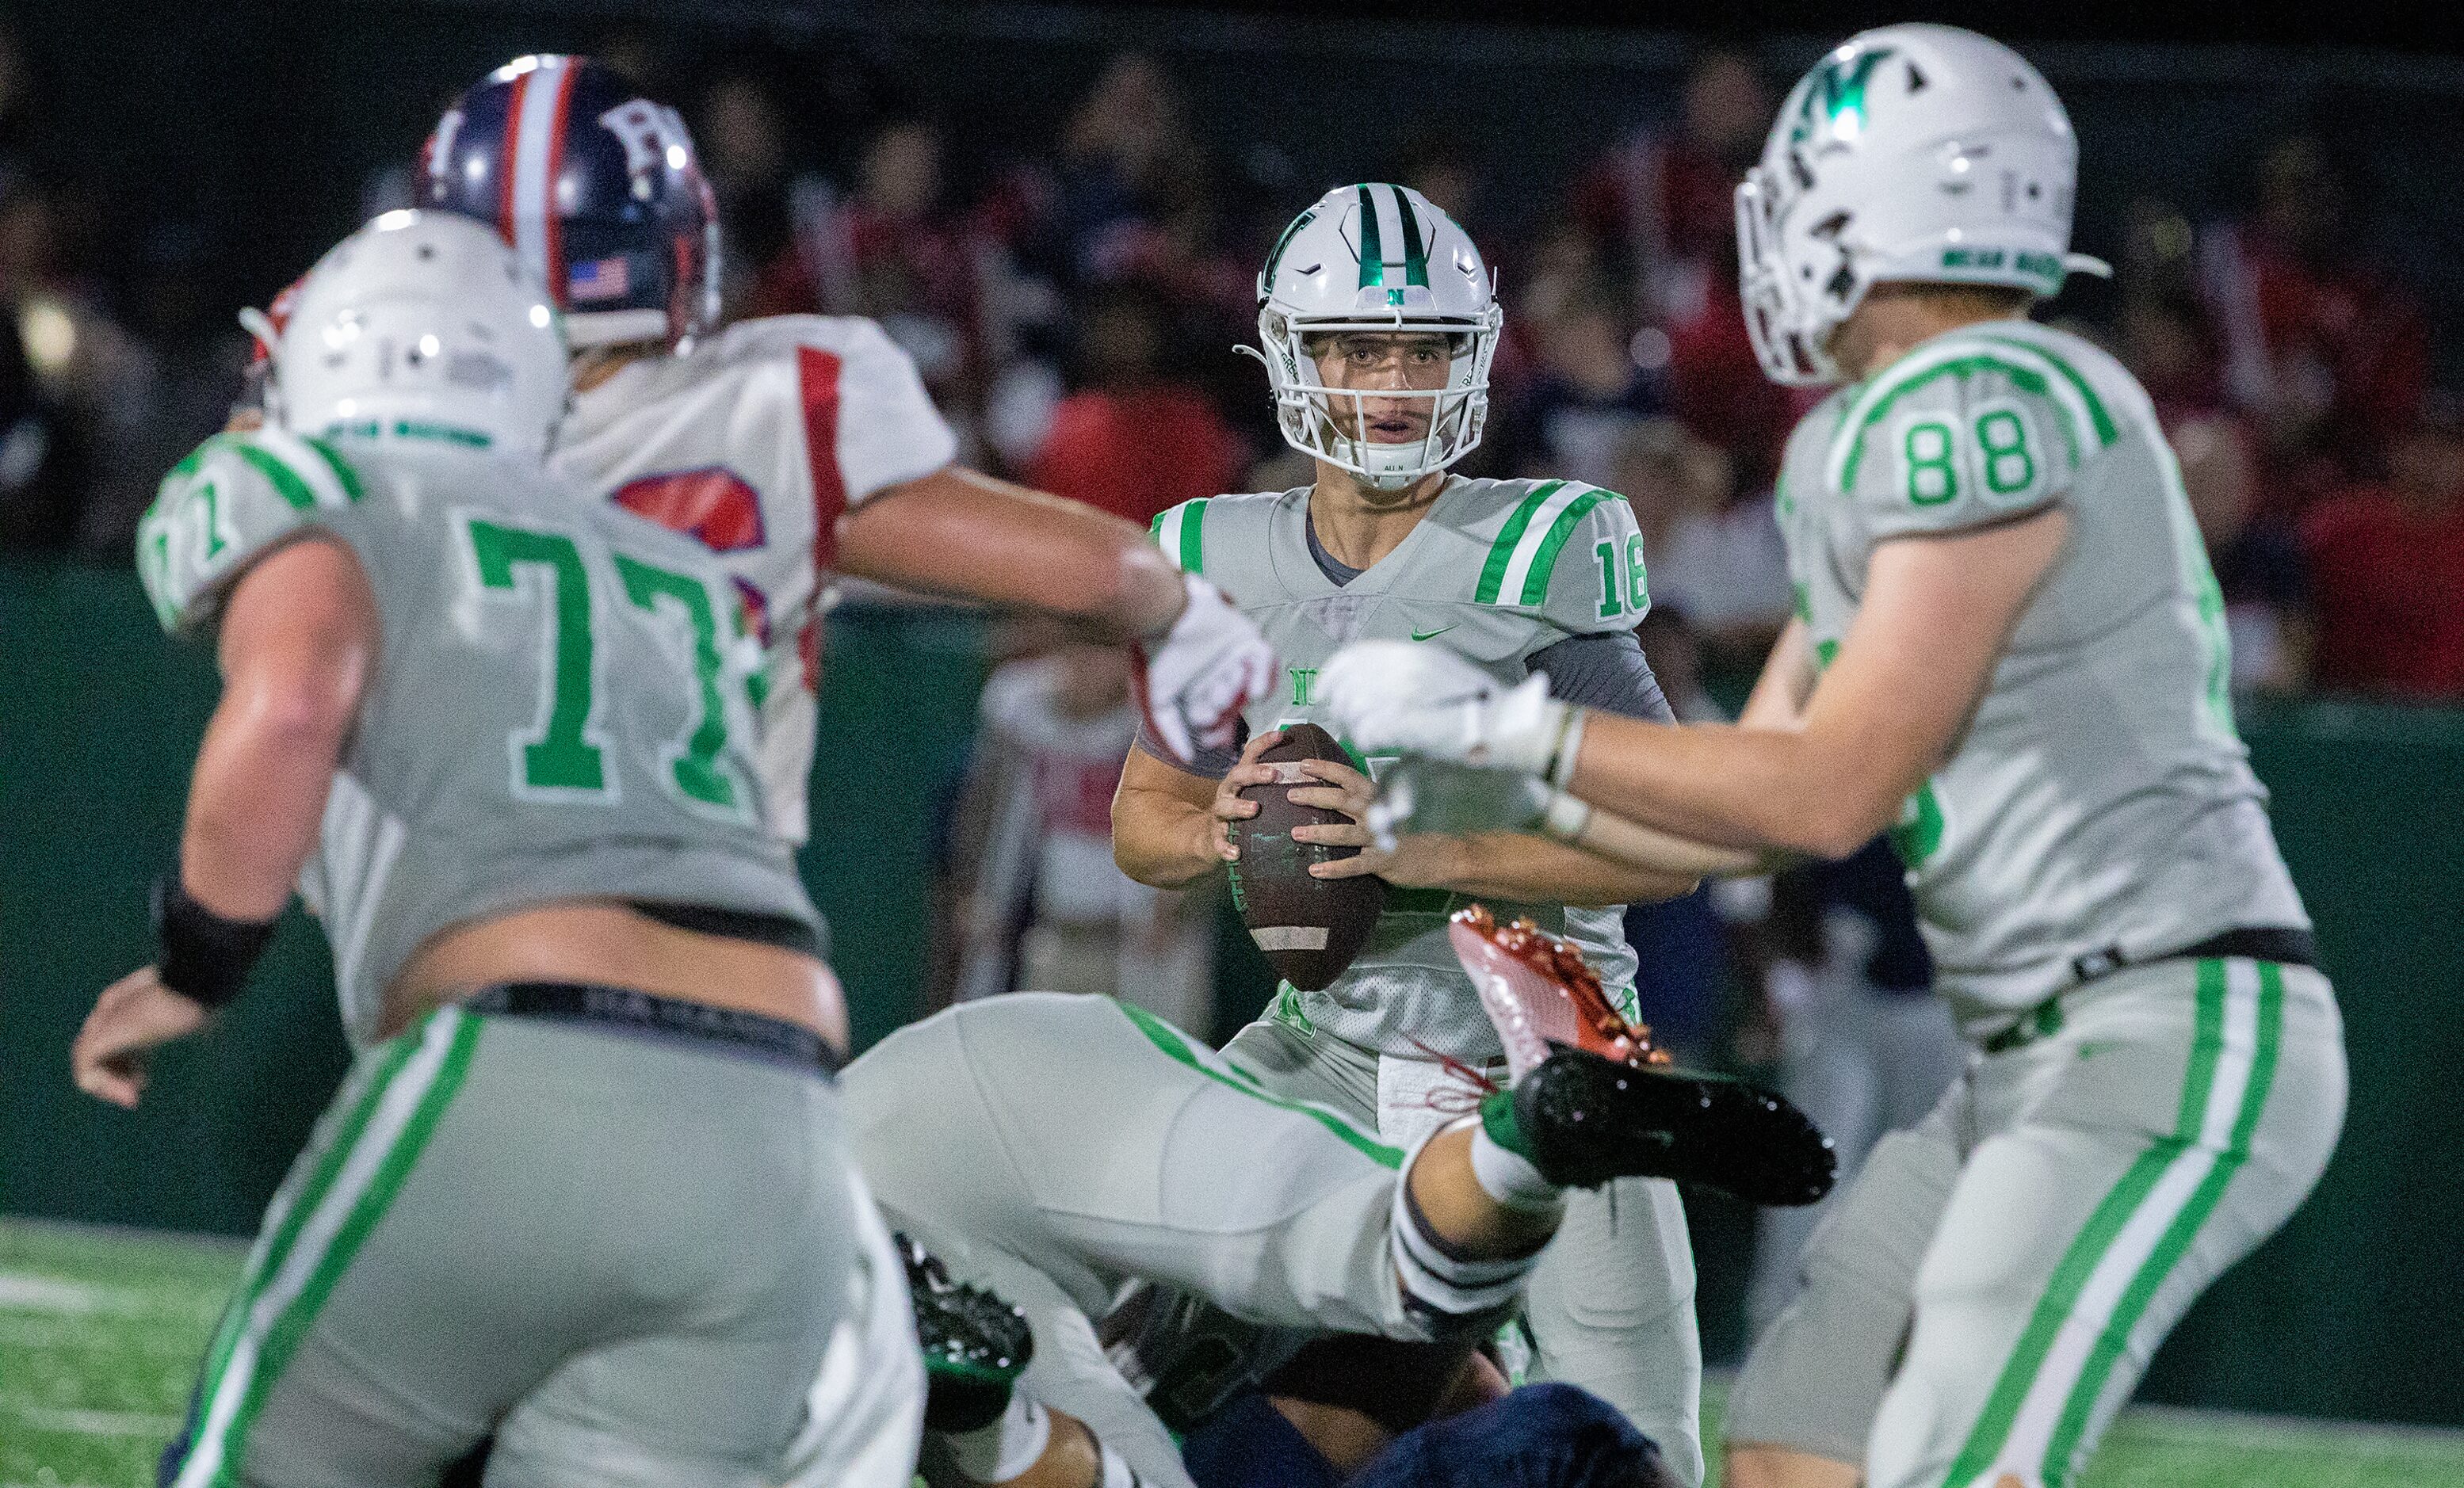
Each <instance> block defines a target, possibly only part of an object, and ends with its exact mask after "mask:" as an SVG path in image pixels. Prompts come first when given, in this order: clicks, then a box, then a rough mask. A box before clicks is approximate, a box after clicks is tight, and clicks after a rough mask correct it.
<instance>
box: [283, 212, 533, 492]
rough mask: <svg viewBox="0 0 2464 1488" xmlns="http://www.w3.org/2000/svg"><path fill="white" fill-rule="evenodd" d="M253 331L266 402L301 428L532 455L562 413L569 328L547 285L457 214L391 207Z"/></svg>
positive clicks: (290, 425)
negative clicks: (278, 314)
mask: <svg viewBox="0 0 2464 1488" xmlns="http://www.w3.org/2000/svg"><path fill="white" fill-rule="evenodd" d="M242 318H243V319H244V320H246V319H249V317H246V316H243V317H242ZM250 329H251V330H253V331H255V332H256V334H257V335H258V336H259V337H261V338H263V339H266V340H267V341H268V342H269V343H270V344H272V345H273V346H274V348H275V353H274V378H273V382H272V383H271V385H270V386H269V388H268V398H267V404H268V410H269V411H270V412H271V413H272V414H273V415H274V417H275V420H276V421H277V422H278V423H279V424H280V425H281V426H282V427H285V428H287V429H289V430H290V431H291V432H293V433H295V434H307V435H312V436H319V437H322V436H329V435H336V434H340V435H346V436H351V437H359V438H375V439H389V440H390V439H411V440H421V441H427V442H436V443H444V444H449V445H453V446H458V447H460V448H463V449H485V450H489V451H491V452H494V453H498V454H508V455H513V456H516V457H518V458H528V459H538V458H539V457H540V456H542V455H544V454H545V453H546V452H547V449H548V445H549V440H550V437H551V435H552V433H553V432H554V430H555V428H556V426H557V424H558V423H559V422H560V421H561V419H562V418H563V415H564V408H565V404H566V401H567V386H568V377H569V374H568V372H567V369H566V354H565V342H564V329H563V326H562V324H561V321H560V318H559V317H558V316H557V313H556V305H555V302H554V301H553V300H551V299H550V298H549V297H548V293H547V287H546V286H545V285H544V284H541V283H540V282H539V280H538V278H536V277H535V276H534V275H533V274H532V271H531V270H530V269H529V268H528V267H527V266H525V265H524V264H523V262H522V260H521V257H520V255H518V254H517V253H516V252H514V251H513V250H512V249H511V248H508V247H507V246H506V245H505V243H504V242H503V240H501V239H500V238H498V237H497V236H496V234H495V232H494V231H492V230H490V229H489V228H488V227H487V226H486V225H485V224H483V223H478V222H473V220H471V219H470V218H468V217H462V216H457V215H455V214H454V213H452V212H449V211H433V210H431V211H394V212H386V213H385V215H383V216H381V217H379V218H377V219H376V220H375V221H374V222H371V223H369V224H368V225H367V226H366V227H364V228H362V229H361V230H359V231H357V232H354V233H352V234H351V235H350V236H349V237H346V238H344V239H343V240H342V241H341V242H340V243H338V244H336V245H335V246H334V247H333V248H332V249H331V250H330V251H328V252H326V254H325V256H324V257H322V258H320V259H319V260H318V261H317V267H316V268H314V269H311V270H310V271H308V276H307V277H306V278H305V279H303V280H301V281H300V284H299V289H298V295H297V300H296V301H295V302H294V304H293V305H292V308H291V313H290V316H289V317H287V318H286V319H285V320H284V322H283V324H282V327H281V329H280V330H279V331H276V330H275V328H274V326H273V325H272V324H271V323H260V322H259V321H254V320H252V321H251V322H250Z"/></svg>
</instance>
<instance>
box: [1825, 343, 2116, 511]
mask: <svg viewBox="0 0 2464 1488" xmlns="http://www.w3.org/2000/svg"><path fill="white" fill-rule="evenodd" d="M1970 372H1999V373H2001V374H2002V375H2003V376H2005V377H2007V378H2009V379H2010V380H2011V382H2012V383H2013V385H2014V386H2016V387H2017V388H2018V389H2019V390H2020V391H2021V392H2027V393H2034V394H2035V395H2036V396H2038V397H2040V398H2048V399H2052V400H2053V401H2054V402H2055V403H2057V404H2058V405H2061V407H2062V408H2063V410H2064V411H2065V412H2066V413H2067V414H2068V415H2069V417H2068V418H2066V419H2063V420H2062V421H2061V422H2060V423H2059V425H2058V426H2057V427H2059V428H2060V430H2061V435H2062V442H2063V445H2064V447H2065V448H2066V449H2068V450H2069V451H2070V456H2071V464H2072V465H2073V466H2074V467H2076V466H2077V465H2078V464H2079V453H2080V444H2081V441H2080V439H2079V432H2080V429H2081V428H2083V427H2085V426H2086V418H2085V414H2084V411H2083V410H2081V409H2080V408H2079V407H2077V406H2076V405H2075V404H2076V401H2075V399H2074V398H2073V397H2072V395H2071V394H2070V392H2069V390H2068V389H2067V387H2065V388H2063V389H2062V390H2061V391H2058V392H2057V391H2056V387H2055V383H2056V379H2055V378H2054V377H2048V376H2047V375H2046V372H2045V370H2044V369H2043V368H2041V367H2035V366H2030V365H2027V364H2026V363H2024V362H2022V361H2017V360H2015V359H2013V358H2011V357H2008V356H2002V355H1998V354H1996V353H1992V352H1975V353H1970V354H1968V355H1965V356H1952V357H1948V358H1947V360H1944V361H1929V362H1928V364H1927V365H1925V366H1922V367H1918V368H1915V369H1913V370H1911V371H1910V372H1909V373H1908V375H1906V376H1905V377H1903V378H1900V379H1898V380H1897V381H1894V382H1892V383H1887V384H1882V385H1881V388H1880V391H1879V392H1875V391H1868V392H1867V393H1866V394H1865V395H1864V396H1863V397H1861V398H1859V400H1858V406H1857V408H1856V409H1852V410H1851V411H1850V414H1849V419H1848V421H1843V422H1842V423H1841V425H1840V427H1841V428H1842V429H1843V430H1845V431H1846V432H1847V438H1846V440H1845V441H1844V442H1843V443H1842V444H1841V445H1838V446H1836V447H1834V451H1833V455H1832V462H1831V463H1832V470H1833V471H1834V475H1833V480H1832V483H1833V486H1834V488H1835V489H1837V490H1839V491H1843V492H1844V491H1850V490H1853V489H1855V487H1856V484H1857V471H1858V469H1859V467H1860V466H1862V465H1863V464H1864V461H1865V436H1866V435H1867V434H1869V433H1871V432H1872V431H1873V428H1874V426H1875V425H1877V424H1880V423H1881V421H1882V419H1883V418H1884V417H1885V416H1886V415H1887V414H1889V412H1890V411H1891V406H1892V405H1894V404H1896V403H1898V402H1899V401H1900V400H1901V399H1902V398H1903V397H1906V396H1907V395H1908V394H1909V393H1912V392H1915V391H1916V390H1917V389H1918V388H1920V387H1923V386H1925V384H1926V383H1931V382H1933V381H1934V380H1935V379H1937V378H1943V377H1964V376H1966V375H1967V374H1969V373H1970Z"/></svg>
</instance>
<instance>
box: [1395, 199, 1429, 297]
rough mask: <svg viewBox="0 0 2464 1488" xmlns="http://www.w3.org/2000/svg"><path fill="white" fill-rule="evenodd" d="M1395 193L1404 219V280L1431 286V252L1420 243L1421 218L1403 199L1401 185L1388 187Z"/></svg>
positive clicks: (1396, 211) (1398, 210) (1399, 211)
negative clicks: (1414, 213)
mask: <svg viewBox="0 0 2464 1488" xmlns="http://www.w3.org/2000/svg"><path fill="white" fill-rule="evenodd" d="M1386 189H1387V190H1389V191H1392V192H1394V193H1395V214H1396V215H1397V216H1398V217H1401V218H1402V219H1403V282H1404V283H1405V284H1417V285H1419V286H1420V287H1421V288H1422V289H1427V288H1428V287H1429V252H1428V250H1427V249H1426V248H1424V247H1423V246H1421V243H1420V220H1419V218H1418V217H1415V216H1413V215H1412V204H1411V203H1410V202H1407V201H1405V200H1404V199H1403V188H1402V187H1401V186H1388V187H1387V188H1386Z"/></svg>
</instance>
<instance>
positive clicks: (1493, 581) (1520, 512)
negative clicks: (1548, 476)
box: [1471, 480, 1566, 604]
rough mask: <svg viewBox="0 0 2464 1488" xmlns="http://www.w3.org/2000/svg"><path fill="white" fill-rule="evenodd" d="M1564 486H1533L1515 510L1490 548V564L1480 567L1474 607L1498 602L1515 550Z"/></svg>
mask: <svg viewBox="0 0 2464 1488" xmlns="http://www.w3.org/2000/svg"><path fill="white" fill-rule="evenodd" d="M1565 484H1566V483H1565V482H1564V481H1561V480H1551V481H1543V482H1541V483H1540V484H1539V485H1537V486H1534V487H1533V488H1531V493H1530V494H1529V495H1528V496H1525V497H1524V498H1523V501H1522V503H1521V504H1520V505H1518V506H1517V507H1515V509H1514V512H1513V514H1511V515H1509V516H1508V517H1507V519H1506V525H1505V526H1504V527H1503V528H1500V529H1499V530H1498V534H1497V541H1495V542H1494V543H1491V544H1490V545H1489V549H1488V561H1486V562H1485V563H1483V564H1482V565H1481V568H1480V582H1479V583H1477V584H1475V585H1473V587H1472V591H1471V598H1472V602H1473V603H1475V604H1494V603H1496V602H1497V596H1498V594H1499V593H1500V592H1501V591H1502V590H1503V589H1504V588H1505V585H1506V566H1507V564H1508V563H1511V562H1513V561H1514V550H1515V547H1516V546H1517V545H1518V544H1520V543H1521V542H1522V541H1523V534H1524V531H1525V529H1527V528H1529V526H1530V525H1531V518H1532V516H1533V515H1534V514H1536V513H1538V512H1539V510H1540V509H1541V508H1542V507H1543V506H1546V505H1547V504H1548V502H1549V498H1550V497H1551V496H1553V495H1555V494H1556V493H1557V492H1558V489H1559V488H1561V487H1563V486H1564V485H1565Z"/></svg>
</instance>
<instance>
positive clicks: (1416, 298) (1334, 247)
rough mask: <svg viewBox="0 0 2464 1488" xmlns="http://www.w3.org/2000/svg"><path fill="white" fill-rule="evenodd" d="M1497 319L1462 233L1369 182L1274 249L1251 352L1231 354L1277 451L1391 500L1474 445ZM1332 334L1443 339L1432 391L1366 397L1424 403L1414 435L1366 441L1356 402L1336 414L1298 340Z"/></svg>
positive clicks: (1476, 254)
mask: <svg viewBox="0 0 2464 1488" xmlns="http://www.w3.org/2000/svg"><path fill="white" fill-rule="evenodd" d="M1503 321H1504V317H1503V313H1502V312H1501V311H1500V310H1499V308H1498V303H1497V294H1496V285H1495V283H1494V281H1493V280H1492V278H1491V276H1490V274H1489V272H1488V266H1487V265H1485V264H1484V263H1482V262H1481V261H1480V250H1478V249H1476V248H1474V247H1472V243H1471V236H1470V234H1468V233H1466V232H1464V231H1463V229H1462V228H1460V227H1457V226H1456V225H1455V222H1454V219H1452V218H1450V217H1448V216H1447V215H1446V214H1445V213H1444V212H1441V211H1440V210H1438V208H1435V207H1433V206H1431V205H1430V204H1429V199H1428V198H1427V197H1424V196H1422V195H1421V194H1420V193H1419V192H1418V191H1415V190H1413V189H1412V188H1411V187H1409V186H1387V185H1384V184H1382V183H1370V184H1366V185H1362V186H1337V187H1336V188H1334V189H1333V190H1331V191H1329V192H1328V193H1326V195H1324V196H1322V197H1319V198H1318V199H1317V204H1316V205H1315V206H1313V207H1311V208H1309V210H1307V211H1305V212H1303V213H1301V214H1300V215H1299V216H1297V217H1295V218H1293V219H1292V225H1291V226H1290V227H1288V228H1286V229H1285V230H1284V235H1283V236H1282V237H1280V238H1277V239H1276V240H1275V251H1274V252H1271V253H1269V254H1267V255H1266V267H1265V269H1264V270H1263V271H1261V272H1260V273H1259V274H1258V349H1256V350H1252V349H1251V348H1249V347H1246V346H1243V347H1241V348H1240V349H1241V350H1242V351H1244V352H1248V353H1249V354H1250V355H1251V356H1254V357H1256V358H1257V359H1258V360H1259V361H1263V362H1265V364H1266V377H1267V379H1268V381H1270V382H1271V383H1273V384H1274V392H1275V417H1276V421H1277V422H1278V423H1279V424H1280V425H1281V426H1282V427H1283V431H1284V439H1285V440H1286V442H1287V443H1288V444H1290V445H1291V447H1292V448H1293V449H1297V450H1299V451H1300V452H1301V453H1303V454H1307V455H1312V456H1315V457H1316V458H1318V459H1321V460H1324V461H1326V462H1327V463H1329V464H1331V465H1334V466H1338V467H1340V468H1341V469H1343V470H1350V471H1351V472H1352V473H1353V474H1354V475H1357V476H1359V477H1360V478H1361V479H1362V480H1364V481H1366V482H1368V483H1369V484H1370V485H1372V486H1374V487H1375V488H1377V489H1378V490H1380V491H1399V490H1401V489H1402V488H1403V487H1406V486H1409V485H1410V484H1412V483H1413V482H1414V481H1416V480H1419V478H1420V477H1421V476H1423V475H1426V474H1428V473H1429V472H1430V471H1431V470H1444V469H1445V468H1446V467H1447V466H1449V465H1452V464H1454V463H1455V462H1456V461H1457V460H1460V459H1462V458H1463V456H1464V455H1467V454H1469V453H1471V451H1472V449H1473V448H1474V447H1475V446H1477V445H1478V444H1479V443H1480V435H1481V429H1482V427H1483V426H1485V424H1486V423H1487V422H1488V363H1489V359H1490V358H1491V357H1493V356H1495V355H1496V353H1497V332H1498V327H1499V326H1500V325H1501V324H1502V323H1503ZM1342 331H1437V332H1441V333H1443V334H1444V335H1445V336H1447V337H1448V338H1449V339H1450V343H1451V345H1452V348H1453V364H1452V367H1451V368H1450V370H1449V371H1448V374H1447V377H1446V383H1445V385H1444V386H1443V387H1437V388H1428V389H1420V390H1393V391H1389V390H1385V389H1380V390H1379V392H1378V395H1377V396H1378V397H1380V398H1426V399H1428V400H1429V401H1430V409H1429V427H1428V432H1427V434H1426V435H1424V436H1423V437H1421V438H1419V439H1417V440H1411V441H1407V442H1404V443H1399V444H1380V443H1375V442H1373V441H1372V440H1371V439H1370V438H1369V430H1368V428H1367V427H1365V424H1364V423H1363V417H1364V416H1363V414H1362V411H1361V409H1360V406H1359V405H1353V410H1352V414H1351V417H1350V419H1349V420H1346V419H1344V418H1342V417H1340V416H1338V415H1337V414H1336V412H1335V411H1334V409H1333V408H1332V407H1331V405H1329V403H1328V398H1327V388H1326V384H1325V383H1322V382H1321V381H1319V379H1318V372H1317V361H1316V360H1315V359H1314V358H1313V357H1311V356H1310V355H1309V345H1308V342H1309V340H1310V339H1313V338H1316V337H1320V336H1325V335H1330V334H1333V333H1337V332H1342ZM1347 426H1348V427H1347Z"/></svg>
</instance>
